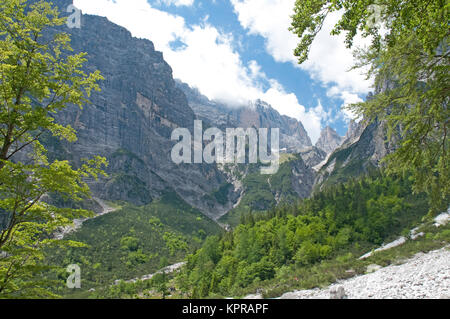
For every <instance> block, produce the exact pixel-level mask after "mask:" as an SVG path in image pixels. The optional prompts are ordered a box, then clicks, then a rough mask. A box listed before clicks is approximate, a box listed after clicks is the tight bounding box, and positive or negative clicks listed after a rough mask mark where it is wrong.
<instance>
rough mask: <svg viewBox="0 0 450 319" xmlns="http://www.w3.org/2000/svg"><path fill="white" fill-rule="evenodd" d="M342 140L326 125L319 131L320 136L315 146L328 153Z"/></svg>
mask: <svg viewBox="0 0 450 319" xmlns="http://www.w3.org/2000/svg"><path fill="white" fill-rule="evenodd" d="M342 142H343V138H342V137H341V136H339V135H338V134H337V133H336V131H335V130H333V129H332V128H331V127H329V126H327V127H325V128H324V129H323V130H322V132H320V137H319V139H318V140H317V142H316V145H315V146H316V147H317V148H319V149H321V150H322V151H324V152H325V153H327V154H330V153H332V152H333V151H334V150H335V149H337V148H338V147H339V146H340V145H341V144H342Z"/></svg>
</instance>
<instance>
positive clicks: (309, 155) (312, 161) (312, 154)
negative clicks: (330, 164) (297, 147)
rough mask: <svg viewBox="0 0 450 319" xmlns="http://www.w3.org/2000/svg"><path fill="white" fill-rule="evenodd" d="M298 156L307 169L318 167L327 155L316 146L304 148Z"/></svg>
mask: <svg viewBox="0 0 450 319" xmlns="http://www.w3.org/2000/svg"><path fill="white" fill-rule="evenodd" d="M299 154H300V155H301V157H302V159H303V161H304V162H305V164H306V165H308V166H309V167H315V166H317V165H319V164H320V163H322V162H323V161H324V160H325V159H326V157H327V153H326V152H325V151H322V150H321V149H320V148H318V147H316V146H311V147H308V148H305V149H303V150H301V151H300V152H299Z"/></svg>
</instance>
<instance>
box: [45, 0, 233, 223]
mask: <svg viewBox="0 0 450 319" xmlns="http://www.w3.org/2000/svg"><path fill="white" fill-rule="evenodd" d="M54 3H55V4H56V5H57V6H59V8H61V9H65V8H66V7H67V5H68V4H70V3H71V1H66V0H57V1H54ZM63 11H64V10H63ZM81 22H82V25H81V28H80V29H76V28H73V29H69V28H67V27H65V26H64V27H62V28H59V29H58V31H64V32H66V33H69V34H70V35H71V38H72V41H71V45H72V47H73V49H74V51H75V52H87V59H88V62H87V64H86V70H88V71H93V70H96V69H98V70H100V71H101V73H102V75H103V76H104V78H105V80H104V81H101V82H100V87H101V92H95V93H93V94H92V96H91V98H90V100H91V102H92V104H89V105H85V106H84V107H83V109H78V108H76V107H68V108H66V109H65V110H63V111H61V112H59V113H58V114H57V116H56V119H57V121H59V122H61V123H63V124H70V125H71V126H72V127H74V129H75V130H76V131H77V135H78V140H77V141H76V142H75V143H71V144H69V143H62V142H60V141H57V140H55V139H52V138H48V139H47V140H46V141H44V142H45V144H46V145H47V146H48V148H49V149H50V151H51V153H54V154H56V155H55V156H60V157H65V158H70V159H71V161H72V162H73V163H75V164H76V165H77V164H78V163H80V160H81V158H86V157H90V156H93V155H101V156H105V157H106V158H107V160H108V161H109V163H110V165H109V167H108V169H107V173H108V174H109V178H108V179H106V180H101V181H100V182H99V183H91V186H92V187H91V188H92V190H93V192H94V194H95V195H96V196H97V197H99V198H104V199H108V200H125V201H128V202H131V203H134V204H136V205H143V204H148V203H150V202H151V201H152V200H155V199H158V198H159V197H160V196H161V195H162V194H164V193H165V192H167V191H171V190H174V191H175V192H176V193H177V194H178V195H180V196H181V197H182V198H183V199H184V200H185V201H186V202H188V203H189V204H190V205H192V206H195V207H198V208H199V209H200V210H201V211H202V212H203V213H205V214H207V215H209V216H210V217H212V218H214V216H215V214H216V213H217V212H218V213H223V212H226V211H227V210H228V208H227V205H230V204H229V203H226V204H225V205H222V204H220V203H218V202H217V201H214V200H210V199H208V198H205V197H204V196H205V195H206V194H210V193H212V192H214V191H217V190H218V189H219V188H220V186H221V185H222V184H223V183H224V182H226V179H225V176H224V175H223V174H222V173H221V172H220V171H219V170H218V169H217V167H216V166H215V165H207V164H202V165H189V164H182V165H176V164H174V163H173V162H172V160H171V157H170V152H171V149H172V147H173V145H174V144H175V142H173V141H171V140H170V135H171V132H172V131H173V129H175V128H178V127H181V128H188V129H192V127H193V123H194V119H195V114H194V112H193V111H192V109H191V108H190V107H189V105H188V102H187V99H186V97H185V95H184V94H183V92H182V91H181V90H180V89H178V88H177V86H176V85H175V81H174V80H173V78H172V70H171V68H170V66H169V65H168V64H167V63H166V62H165V61H164V59H163V55H162V53H161V52H157V51H155V49H154V46H153V44H152V42H150V41H148V40H143V39H137V38H133V37H132V36H131V34H130V32H128V31H127V30H126V29H124V28H122V27H119V26H117V25H115V24H113V23H111V22H109V21H108V20H107V19H106V18H102V17H98V16H90V15H83V16H82V21H81ZM186 181H189V182H188V183H187V182H186Z"/></svg>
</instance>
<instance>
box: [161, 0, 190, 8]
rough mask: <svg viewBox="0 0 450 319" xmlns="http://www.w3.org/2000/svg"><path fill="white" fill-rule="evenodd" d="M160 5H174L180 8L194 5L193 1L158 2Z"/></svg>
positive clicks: (167, 0)
mask: <svg viewBox="0 0 450 319" xmlns="http://www.w3.org/2000/svg"><path fill="white" fill-rule="evenodd" d="M160 2H161V3H164V4H166V5H168V6H170V5H174V6H176V7H180V6H186V7H189V6H192V5H193V4H194V0H160Z"/></svg>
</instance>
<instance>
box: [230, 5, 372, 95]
mask: <svg viewBox="0 0 450 319" xmlns="http://www.w3.org/2000/svg"><path fill="white" fill-rule="evenodd" d="M231 3H232V4H233V6H234V9H235V12H236V14H237V16H238V19H239V22H240V23H241V25H242V27H243V28H245V29H247V30H248V32H249V33H250V34H256V35H260V36H262V37H264V38H265V40H266V50H267V52H268V53H269V54H270V55H272V57H273V58H274V59H275V61H278V62H291V63H292V64H294V65H295V66H298V67H300V68H302V69H303V70H306V71H307V72H308V73H309V74H310V76H311V77H312V78H313V79H315V80H317V81H320V82H321V83H322V84H323V85H324V86H326V87H330V86H332V87H333V88H336V89H337V90H339V91H340V92H342V94H341V95H342V96H345V95H360V94H362V95H364V94H367V93H368V92H369V91H370V86H371V84H372V81H370V80H369V81H368V80H366V79H365V76H364V75H363V74H361V71H359V70H352V71H350V72H348V71H349V69H350V68H351V67H352V66H353V64H354V58H353V55H352V51H351V50H350V49H347V48H346V47H345V44H344V39H345V35H342V34H341V35H339V36H332V35H330V32H331V30H332V28H333V26H334V25H335V24H336V22H337V21H338V20H339V18H340V15H341V14H340V13H338V12H334V13H332V14H330V15H329V16H328V17H327V18H326V20H325V23H324V26H323V28H322V30H321V31H320V32H319V33H318V35H317V36H316V39H315V41H314V42H313V44H312V46H311V50H310V54H309V59H308V60H307V61H306V62H305V63H303V64H302V65H300V66H299V65H298V64H297V59H296V57H295V56H294V54H293V51H294V49H295V47H296V45H297V43H298V42H299V39H298V38H297V36H296V35H294V34H293V33H292V32H290V31H289V27H290V23H291V18H290V17H291V15H292V14H293V8H294V4H295V0H231ZM366 43H368V42H367V40H365V39H361V38H360V37H358V38H357V39H356V41H355V44H357V45H364V44H366ZM332 95H333V96H338V95H337V94H332Z"/></svg>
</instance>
